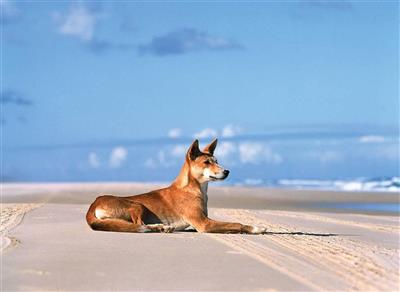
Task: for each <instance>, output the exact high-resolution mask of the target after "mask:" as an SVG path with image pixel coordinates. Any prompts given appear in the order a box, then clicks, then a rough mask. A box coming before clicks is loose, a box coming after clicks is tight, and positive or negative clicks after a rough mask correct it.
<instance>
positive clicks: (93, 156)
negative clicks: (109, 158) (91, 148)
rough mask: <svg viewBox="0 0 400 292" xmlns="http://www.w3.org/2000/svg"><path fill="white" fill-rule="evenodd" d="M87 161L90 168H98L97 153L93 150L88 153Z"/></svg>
mask: <svg viewBox="0 0 400 292" xmlns="http://www.w3.org/2000/svg"><path fill="white" fill-rule="evenodd" d="M88 162H89V165H90V166H91V167H92V168H99V166H100V160H99V157H98V156H97V154H96V153H95V152H90V153H89V156H88Z"/></svg>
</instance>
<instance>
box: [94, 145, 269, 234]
mask: <svg viewBox="0 0 400 292" xmlns="http://www.w3.org/2000/svg"><path fill="white" fill-rule="evenodd" d="M216 146H217V139H215V140H214V141H213V142H211V143H210V144H209V145H208V146H206V147H205V148H204V150H203V152H202V151H200V149H199V142H198V140H195V141H194V142H193V143H192V145H191V146H190V148H189V150H188V152H187V154H186V159H185V163H184V164H183V167H182V170H181V172H180V173H179V175H178V177H177V178H176V179H175V181H174V182H173V183H172V184H171V185H170V186H169V187H167V188H163V189H159V190H155V191H151V192H149V193H145V194H141V195H136V196H131V197H116V196H111V195H105V196H101V197H98V198H97V199H96V200H95V201H94V202H93V204H92V205H91V206H90V208H89V210H88V212H87V214H86V220H87V223H88V224H89V225H90V227H91V228H92V229H94V230H103V231H117V232H172V231H173V230H184V229H185V228H187V227H189V226H192V227H194V228H195V229H196V230H197V231H198V232H214V233H251V234H260V233H264V232H265V228H260V227H254V226H249V225H243V224H240V223H229V222H220V221H215V220H211V219H209V218H208V212H207V187H208V182H209V181H216V180H223V179H225V178H226V177H227V176H228V174H229V171H228V170H225V169H223V168H222V167H221V166H219V165H218V163H217V160H216V159H215V157H214V155H213V154H214V150H215V147H216Z"/></svg>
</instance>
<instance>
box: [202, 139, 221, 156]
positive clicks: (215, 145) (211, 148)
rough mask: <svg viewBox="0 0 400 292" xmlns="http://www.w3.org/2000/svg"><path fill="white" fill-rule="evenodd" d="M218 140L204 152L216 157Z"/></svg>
mask: <svg viewBox="0 0 400 292" xmlns="http://www.w3.org/2000/svg"><path fill="white" fill-rule="evenodd" d="M217 143H218V139H217V138H215V139H214V140H213V141H212V142H211V143H210V144H208V145H207V146H206V147H204V149H203V152H205V153H210V154H211V155H214V151H215V148H216V147H217Z"/></svg>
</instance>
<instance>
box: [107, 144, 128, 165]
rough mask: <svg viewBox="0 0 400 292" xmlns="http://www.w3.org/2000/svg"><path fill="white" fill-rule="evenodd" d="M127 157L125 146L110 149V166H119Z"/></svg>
mask: <svg viewBox="0 0 400 292" xmlns="http://www.w3.org/2000/svg"><path fill="white" fill-rule="evenodd" d="M127 157H128V150H126V148H125V147H122V146H118V147H115V148H114V149H113V150H112V151H111V155H110V166H111V167H113V168H118V167H121V165H122V164H123V163H124V162H125V160H126V158H127Z"/></svg>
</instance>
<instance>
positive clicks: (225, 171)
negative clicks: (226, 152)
mask: <svg viewBox="0 0 400 292" xmlns="http://www.w3.org/2000/svg"><path fill="white" fill-rule="evenodd" d="M228 174H229V170H227V169H225V170H224V175H225V177H226V176H228Z"/></svg>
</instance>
